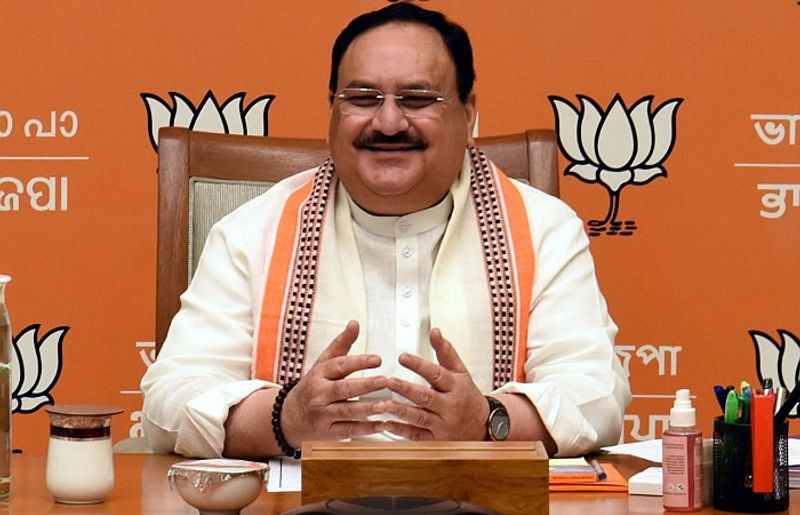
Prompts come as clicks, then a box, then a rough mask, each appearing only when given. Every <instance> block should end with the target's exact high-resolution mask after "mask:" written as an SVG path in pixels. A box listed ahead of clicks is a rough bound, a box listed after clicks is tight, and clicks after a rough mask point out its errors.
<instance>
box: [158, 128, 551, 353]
mask: <svg viewBox="0 0 800 515" xmlns="http://www.w3.org/2000/svg"><path fill="white" fill-rule="evenodd" d="M478 146H479V147H480V148H481V149H482V150H483V151H484V152H485V153H486V155H487V156H489V158H491V159H492V160H493V161H494V162H495V163H497V165H498V166H499V167H500V168H502V169H503V170H504V171H505V172H506V173H507V174H508V175H509V176H511V177H513V178H515V179H520V180H524V181H526V182H528V183H529V184H531V185H532V186H534V187H536V188H538V189H540V190H542V191H545V192H547V193H549V194H551V195H554V196H558V163H557V152H558V149H557V145H556V136H555V132H554V131H552V130H549V129H541V130H529V131H527V132H524V133H521V134H513V135H508V136H493V137H486V138H479V139H478ZM327 156H328V150H327V144H326V142H325V141H324V140H314V139H290V138H274V137H260V136H259V137H256V136H236V135H229V134H211V133H204V132H195V131H189V130H187V129H184V128H179V127H164V128H162V129H161V131H160V132H159V143H158V251H157V262H158V264H157V267H158V269H157V276H156V351H158V350H159V349H161V344H162V343H163V342H164V339H165V338H166V336H167V330H168V329H169V325H170V322H171V321H172V317H173V316H175V313H177V312H178V308H179V307H180V295H181V294H182V293H183V291H184V290H185V289H186V287H187V286H188V284H189V280H190V279H191V277H192V275H193V274H194V269H195V267H196V266H197V260H198V258H199V257H200V252H201V251H202V249H203V245H204V243H205V238H206V235H207V234H208V231H209V230H210V229H211V226H212V225H213V224H214V222H216V221H217V220H219V219H220V218H222V217H223V216H224V215H226V214H227V213H229V212H230V211H232V210H233V209H235V208H236V207H238V206H239V205H241V204H243V203H244V202H246V201H248V200H250V199H252V198H254V197H255V196H257V195H259V194H261V193H263V192H264V191H266V190H267V189H268V188H269V187H270V186H271V185H273V184H274V183H275V182H277V181H279V180H281V179H283V178H285V177H288V176H289V175H292V174H294V173H297V172H300V171H302V170H306V169H308V168H312V167H314V166H317V165H319V164H320V163H322V161H324V160H325V158H326V157H327Z"/></svg>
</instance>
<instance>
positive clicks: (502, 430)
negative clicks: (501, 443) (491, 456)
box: [489, 408, 511, 440]
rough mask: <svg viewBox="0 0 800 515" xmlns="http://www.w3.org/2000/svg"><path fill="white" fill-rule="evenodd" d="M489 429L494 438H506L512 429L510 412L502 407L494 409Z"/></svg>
mask: <svg viewBox="0 0 800 515" xmlns="http://www.w3.org/2000/svg"><path fill="white" fill-rule="evenodd" d="M489 429H490V431H491V437H492V439H493V440H505V439H506V438H508V431H509V430H510V429H511V424H510V420H509V418H508V413H506V410H504V409H502V408H497V409H495V410H494V411H492V414H491V415H490V416H489Z"/></svg>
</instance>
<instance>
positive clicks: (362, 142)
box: [354, 132, 428, 149]
mask: <svg viewBox="0 0 800 515" xmlns="http://www.w3.org/2000/svg"><path fill="white" fill-rule="evenodd" d="M354 145H355V146H356V147H357V148H364V147H371V146H375V145H403V146H406V147H412V148H421V149H425V148H427V147H428V145H427V143H425V141H423V140H421V139H419V138H415V137H412V136H411V135H410V134H409V133H407V132H400V133H397V134H393V135H391V136H388V135H386V134H382V133H380V132H371V133H369V134H364V135H362V136H359V137H358V139H356V140H355V142H354Z"/></svg>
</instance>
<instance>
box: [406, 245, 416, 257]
mask: <svg viewBox="0 0 800 515" xmlns="http://www.w3.org/2000/svg"><path fill="white" fill-rule="evenodd" d="M413 253H414V252H413V251H412V250H411V249H410V248H408V247H406V248H404V249H403V256H405V257H411V254H413Z"/></svg>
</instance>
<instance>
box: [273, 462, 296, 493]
mask: <svg viewBox="0 0 800 515" xmlns="http://www.w3.org/2000/svg"><path fill="white" fill-rule="evenodd" d="M267 491H268V492H299V491H300V461H299V460H293V459H291V458H277V459H272V460H269V479H268V480H267Z"/></svg>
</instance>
